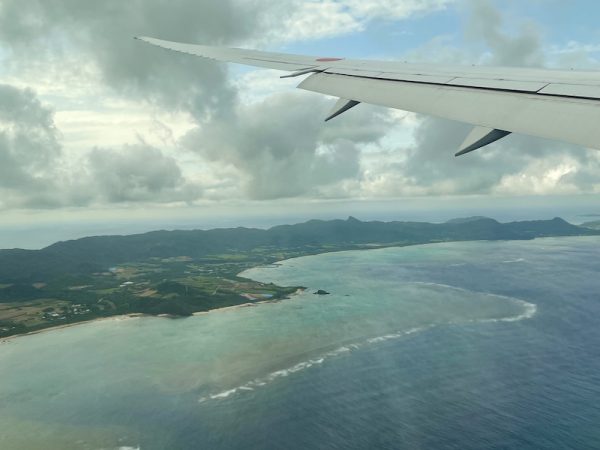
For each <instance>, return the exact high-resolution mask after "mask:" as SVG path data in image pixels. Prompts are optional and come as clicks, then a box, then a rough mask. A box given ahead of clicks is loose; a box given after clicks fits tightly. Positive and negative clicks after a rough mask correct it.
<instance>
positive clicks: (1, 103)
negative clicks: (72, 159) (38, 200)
mask: <svg viewBox="0 0 600 450" xmlns="http://www.w3.org/2000/svg"><path fill="white" fill-rule="evenodd" d="M59 156H60V144H59V141H58V133H57V131H56V128H55V127H54V122H53V119H52V111H51V110H50V109H48V108H47V107H45V106H43V105H42V104H41V103H40V101H39V100H38V99H37V97H36V96H35V94H34V93H33V91H31V90H29V89H18V88H15V87H13V86H9V85H6V84H0V189H2V190H3V191H4V196H3V203H4V204H7V203H11V202H13V201H15V198H17V197H18V198H20V197H22V196H23V195H24V194H25V193H31V192H35V191H36V190H40V189H42V190H44V189H47V188H48V187H49V186H50V185H51V184H52V177H50V176H49V172H51V171H52V170H53V169H54V165H55V162H56V160H57V158H58V157H59Z"/></svg>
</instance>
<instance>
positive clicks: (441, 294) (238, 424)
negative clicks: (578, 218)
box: [0, 238, 600, 449]
mask: <svg viewBox="0 0 600 450" xmlns="http://www.w3.org/2000/svg"><path fill="white" fill-rule="evenodd" d="M598 256H600V239H598V238H560V239H554V238H552V239H539V240H535V241H525V242H469V243H450V244H440V245H428V246H418V247H407V248H400V249H384V250H375V251H362V252H343V253H335V254H327V255H319V256H315V257H306V258H299V259H296V260H290V261H287V262H285V263H284V264H283V265H282V266H280V267H277V268H265V269H257V270H252V271H250V272H248V273H247V276H252V277H253V278H256V279H260V280H264V281H274V282H276V283H283V284H285V283H286V282H288V283H290V284H304V285H308V286H309V287H311V289H316V288H324V289H327V290H330V291H331V292H332V295H331V296H329V297H317V296H314V295H312V294H310V293H306V294H304V295H303V296H300V298H296V299H293V300H289V301H284V302H281V303H278V304H275V305H264V306H263V305H261V306H258V307H255V308H241V309H238V310H232V311H228V312H226V313H216V314H213V313H211V314H209V315H208V316H199V317H194V318H192V319H190V320H188V319H186V320H184V321H168V320H164V319H136V320H131V321H127V320H125V321H118V322H116V321H115V322H110V321H109V322H99V323H96V324H91V325H84V326H81V327H74V328H70V329H67V330H60V331H59V332H50V333H42V334H40V335H36V336H31V337H26V338H19V339H15V340H13V341H10V342H9V343H6V344H3V345H0V377H1V378H0V379H2V380H3V381H2V384H1V386H0V448H11V447H7V446H3V442H4V443H5V444H10V445H12V446H15V448H42V447H39V445H40V443H41V442H46V443H48V445H47V446H45V448H102V447H104V448H117V447H118V446H119V445H123V446H129V447H134V448H135V447H140V448H142V449H155V448H171V449H188V448H211V449H212V448H223V449H255V448H256V449H264V448H267V449H271V448H272V449H282V448H285V449H306V448H322V449H366V448H382V449H388V448H389V449H397V448H409V449H412V448H415V449H422V448H427V449H429V448H436V449H480V448H498V449H501V448H502V449H505V448H511V449H512V448H514V449H539V448H560V449H562V448H581V449H588V448H600V426H599V425H600V326H599V325H600V258H598ZM292 282H294V283H292ZM490 294H493V295H490ZM515 302H516V303H515ZM524 302H526V303H524ZM531 304H533V305H536V309H535V313H534V314H531V309H529V313H530V314H527V311H528V310H527V307H526V306H527V305H531ZM524 305H525V306H524ZM524 312H525V313H526V314H525V315H523V313H524ZM191 336H193V338H192V337H191ZM111 339H114V341H112V340H111ZM66 342H69V344H68V345H69V347H65V345H67V344H66ZM115 342H120V343H122V344H123V345H125V344H124V342H127V343H128V346H129V348H127V349H124V350H117V349H116V348H115V347H116V346H115V344H114V343H115ZM103 343H104V344H103ZM103 345H106V348H105V347H104V346H103ZM79 346H81V347H82V348H78V347H79ZM340 349H345V350H340ZM90 351H95V352H96V353H95V355H92V356H90ZM65 353H66V355H67V356H68V357H67V356H65V357H64V359H61V360H60V362H58V363H57V362H56V358H60V355H62V354H65ZM34 355H38V356H39V361H32V359H34ZM47 355H50V356H49V357H46V356H47ZM274 374H275V375H274ZM59 380H60V381H59ZM65 380H66V381H65ZM74 385H75V386H74ZM240 386H242V388H240ZM15 430H17V431H18V432H19V433H20V435H21V436H22V435H23V434H26V433H38V434H39V433H42V434H43V435H44V436H46V437H45V439H46V440H45V441H44V440H39V439H37V438H34V437H33V436H31V437H30V439H29V440H28V439H25V438H16V437H15V436H16V431H15ZM28 443H29V444H30V446H29V447H28V446H27V444H28ZM36 446H38V447H36Z"/></svg>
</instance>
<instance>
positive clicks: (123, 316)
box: [0, 236, 591, 344]
mask: <svg viewBox="0 0 600 450" xmlns="http://www.w3.org/2000/svg"><path fill="white" fill-rule="evenodd" d="M574 237H579V238H582V237H591V236H543V237H534V238H532V240H541V239H556V238H574ZM487 241H488V240H487V239H473V240H467V241H461V240H459V241H443V242H426V243H415V244H404V245H389V246H386V245H383V246H381V247H372V248H360V249H347V250H334V251H324V252H321V253H315V254H308V255H302V256H295V257H292V258H288V259H283V260H279V261H276V262H274V263H270V264H265V265H259V266H255V267H250V268H248V269H245V270H244V271H242V272H240V273H239V274H238V276H240V275H241V274H242V273H244V272H246V271H248V270H251V269H255V268H259V267H266V268H269V267H277V266H279V265H281V263H283V262H284V261H288V260H290V259H296V258H304V257H307V256H317V255H323V254H328V253H338V252H354V251H365V250H384V249H389V248H402V247H411V246H420V245H439V244H447V243H455V242H463V243H464V242H487ZM506 241H507V242H513V241H519V240H518V239H507V240H506ZM305 290H306V289H298V290H297V291H296V292H294V293H292V294H290V296H289V297H287V298H283V299H273V300H261V301H257V302H246V303H240V304H238V305H231V306H224V307H222V308H213V309H209V310H207V311H198V312H194V313H192V314H191V316H187V317H195V316H202V315H206V314H209V313H211V312H217V311H218V312H226V311H229V310H234V309H237V308H248V307H252V306H258V305H262V304H268V303H274V302H279V301H282V300H286V299H292V298H293V297H295V296H297V295H298V294H300V293H302V292H303V291H305ZM139 317H160V318H170V319H179V318H185V317H186V316H173V315H169V314H158V315H152V314H145V313H130V314H120V315H115V316H108V317H97V318H95V319H89V320H83V321H81V322H75V323H66V324H62V325H56V326H51V327H47V328H41V329H39V330H34V331H28V332H27V333H20V334H13V335H11V336H6V337H2V338H0V344H6V343H8V342H9V341H10V340H12V339H15V338H19V337H25V336H31V335H35V334H39V333H43V332H46V331H53V330H61V329H65V328H70V327H74V326H77V325H84V324H87V323H93V322H99V321H102V320H126V319H134V318H139Z"/></svg>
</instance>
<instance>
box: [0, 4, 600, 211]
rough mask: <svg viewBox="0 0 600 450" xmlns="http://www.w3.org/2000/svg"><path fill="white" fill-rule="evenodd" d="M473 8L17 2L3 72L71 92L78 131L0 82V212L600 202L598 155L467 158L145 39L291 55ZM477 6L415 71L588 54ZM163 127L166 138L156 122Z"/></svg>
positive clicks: (529, 144) (528, 143)
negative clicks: (330, 201)
mask: <svg viewBox="0 0 600 450" xmlns="http://www.w3.org/2000/svg"><path fill="white" fill-rule="evenodd" d="M458 3H459V2H454V1H452V0H404V1H392V0H372V1H368V2H367V1H359V0H345V1H342V0H323V1H300V0H287V1H281V2H273V1H268V0H222V1H219V2H216V1H215V2H208V1H197V0H180V1H177V2H174V3H169V2H165V1H162V0H146V1H142V0H133V1H129V2H122V1H117V0H106V1H103V2H82V1H81V0H53V1H43V0H31V1H30V2H27V6H26V7H24V6H23V2H21V1H17V0H4V1H3V2H2V6H1V7H0V59H2V62H3V64H4V65H3V67H2V71H3V72H2V73H4V74H9V75H10V77H11V79H12V80H28V81H29V82H31V83H35V82H39V83H40V85H42V84H43V86H44V87H45V88H47V87H48V86H50V87H52V86H61V89H62V91H60V90H58V89H54V90H52V89H50V90H49V91H45V92H50V94H49V95H46V96H45V97H43V98H44V99H45V100H48V99H52V100H54V99H55V98H56V96H57V93H60V95H62V97H60V98H58V100H57V102H58V103H59V104H61V103H60V102H63V103H62V104H61V106H62V107H63V108H62V110H61V111H60V116H57V120H59V119H58V118H61V117H62V118H63V120H64V122H62V123H71V124H73V123H79V125H78V126H79V128H78V129H77V131H78V132H74V131H73V130H71V129H69V130H68V132H65V136H68V137H69V139H71V141H70V142H69V143H65V142H63V139H62V138H61V134H60V133H59V131H58V130H57V129H56V126H55V124H54V118H53V111H52V110H51V109H50V108H49V107H47V106H45V105H43V104H42V103H41V102H40V101H39V99H38V98H37V97H36V95H35V94H34V93H33V91H31V90H27V89H20V88H16V87H14V86H13V87H11V86H8V85H6V84H5V85H0V192H1V193H2V205H3V207H4V208H9V207H61V206H72V205H101V204H114V203H128V204H129V203H152V202H156V203H173V202H196V201H198V200H199V199H202V198H204V199H206V198H209V199H216V200H228V199H240V198H241V199H260V200H270V199H277V198H290V197H302V198H317V199H321V198H329V197H385V196H402V195H431V196H434V195H462V194H473V193H477V194H496V193H501V194H510V195H517V194H523V193H536V194H537V193H540V194H541V193H547V192H556V193H565V192H581V191H584V192H596V191H598V189H599V188H598V183H596V181H595V179H596V178H597V174H600V166H599V162H598V158H597V156H595V155H596V154H593V152H588V151H586V150H584V149H580V148H577V147H575V146H569V145H566V144H561V143H557V142H551V141H543V140H539V139H534V138H527V137H522V136H511V137H509V138H507V139H505V140H503V141H500V142H498V143H496V144H494V145H493V146H490V147H488V148H486V149H483V150H481V151H479V152H476V153H474V154H471V155H468V156H465V157H462V158H458V159H456V158H454V157H453V156H452V154H453V153H454V152H455V151H456V148H457V147H458V145H459V144H460V142H462V140H463V138H464V137H465V135H466V134H467V132H468V131H469V127H468V126H466V125H461V124H456V123H453V122H449V121H443V120H440V119H434V118H425V119H424V118H422V117H419V116H417V117H418V118H417V119H415V116H414V115H409V116H403V114H404V113H398V112H396V111H390V110H386V109H383V108H376V107H369V106H366V105H360V106H359V107H357V108H355V109H353V110H352V111H349V112H347V113H345V114H344V115H343V116H341V117H340V118H337V119H335V120H334V121H332V122H329V123H327V124H325V123H323V121H322V119H323V118H324V117H325V116H326V114H327V112H328V110H329V108H330V107H331V105H332V104H333V100H331V99H325V98H323V97H319V96H317V95H312V94H309V93H304V92H293V91H292V88H293V86H294V85H295V83H296V82H297V80H288V81H280V80H278V79H276V77H277V74H275V73H272V72H269V71H265V72H236V71H228V69H226V66H225V65H221V64H217V63H214V62H212V61H205V60H203V59H200V58H193V57H189V56H187V55H179V54H176V53H172V52H166V51H163V50H161V49H157V48H154V47H150V46H148V45H145V44H143V43H141V42H138V41H134V40H133V39H132V36H134V35H139V34H143V35H154V36H157V37H162V38H165V39H173V40H180V41H188V42H203V43H208V44H224V45H240V46H243V45H252V46H260V47H277V46H281V45H285V44H289V43H291V42H298V41H306V40H317V39H323V38H330V37H333V36H340V35H345V34H348V33H356V32H359V31H362V30H366V29H368V27H369V26H370V25H371V24H373V23H375V22H382V21H390V20H392V21H399V20H406V19H408V18H413V17H415V16H419V15H423V14H426V13H428V12H431V11H439V10H441V9H444V8H448V7H454V6H456V5H457V4H458ZM466 4H467V5H468V11H469V19H468V20H467V23H466V25H465V31H464V41H463V42H461V46H457V45H456V44H455V42H457V41H456V40H454V39H453V38H452V36H437V37H436V38H435V39H433V40H432V41H431V42H429V43H428V44H427V45H424V46H423V47H421V48H420V49H418V50H416V51H414V52H411V53H410V54H409V58H407V59H411V60H414V59H429V60H431V58H432V55H433V57H434V58H435V59H436V62H445V63H456V62H463V63H473V62H475V63H483V64H496V65H529V66H532V65H543V64H546V65H554V64H555V63H556V59H557V58H563V60H566V58H569V59H570V60H575V59H577V58H579V56H578V55H580V53H581V52H582V49H583V50H585V49H586V47H585V45H584V44H579V43H568V44H567V45H566V46H565V47H552V48H550V49H549V50H548V49H547V48H545V47H544V39H543V34H542V30H541V29H540V28H539V27H538V26H536V25H535V24H534V23H532V22H530V21H526V20H517V21H516V22H507V20H506V16H505V14H503V13H502V12H501V11H500V10H499V9H498V8H496V7H495V6H494V3H493V2H490V1H487V0H477V1H468V2H467V3H466ZM588 50H589V49H588ZM32 55H35V57H32ZM581 61H583V60H581ZM582 64H590V61H583V62H582ZM232 75H233V76H232ZM36 80H37V81H36ZM274 85H277V87H274ZM283 87H285V90H283ZM65 97H68V98H66V99H65ZM132 110H135V113H136V114H139V116H136V117H135V118H134V117H133V114H132V113H131V111H132ZM146 114H147V116H146ZM169 115H170V119H169V120H164V121H163V120H162V119H163V118H167V116H169ZM125 116H126V117H127V118H128V120H129V122H128V125H127V126H124V125H123V124H124V123H125V120H124V119H123V118H124V117H125ZM403 117H407V118H408V119H410V120H403V119H402V118H403ZM117 118H118V120H117ZM100 119H101V120H100ZM134 119H135V120H134ZM146 119H147V120H146ZM167 119H168V118H167ZM148 122H154V125H153V126H152V128H153V130H154V131H148V125H141V124H142V123H148ZM174 122H176V123H177V124H179V125H180V126H179V128H177V126H176V125H173V123H174ZM184 122H185V125H181V124H183V123H184ZM62 123H61V122H60V121H59V124H61V125H62ZM133 123H135V125H132V124H133ZM142 127H145V128H144V129H143V130H142V131H140V128H142ZM176 128H177V131H174V130H175V129H176ZM190 129H191V131H188V130H190ZM103 130H104V131H103ZM102 134H105V136H103V135H102ZM136 135H138V136H139V137H135V136H136ZM182 136H183V137H182ZM95 139H97V142H94V140H95ZM132 139H133V143H132ZM73 141H77V144H73Z"/></svg>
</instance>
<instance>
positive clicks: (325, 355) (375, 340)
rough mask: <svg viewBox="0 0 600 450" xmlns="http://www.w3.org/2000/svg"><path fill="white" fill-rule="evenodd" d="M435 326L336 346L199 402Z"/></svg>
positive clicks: (231, 393)
mask: <svg viewBox="0 0 600 450" xmlns="http://www.w3.org/2000/svg"><path fill="white" fill-rule="evenodd" d="M434 326H437V324H433V325H426V326H422V327H415V328H410V329H408V330H406V331H399V332H396V333H389V334H385V335H383V336H377V337H373V338H369V339H366V340H365V341H363V342H360V343H354V344H346V345H343V346H341V347H338V348H336V349H335V350H331V351H329V352H326V353H323V354H321V355H319V356H317V357H315V358H311V359H309V360H307V361H302V362H299V363H297V364H295V365H293V366H291V367H288V368H286V369H281V370H276V371H275V372H271V373H270V374H268V375H267V376H265V377H259V378H256V379H254V380H252V381H249V382H248V383H245V384H242V385H240V386H238V387H235V388H232V389H227V390H225V391H221V392H218V393H216V394H209V395H208V396H206V397H200V398H199V399H198V403H204V402H205V401H208V400H220V399H225V398H227V397H229V396H231V395H234V394H236V393H238V392H243V391H254V390H255V389H256V388H260V387H262V386H266V385H267V384H269V383H270V382H272V381H274V380H277V379H279V378H283V377H287V376H288V375H291V374H293V373H296V372H300V371H301V370H306V369H309V368H311V367H313V366H317V365H320V364H323V363H324V362H325V361H326V360H327V359H330V358H333V357H336V356H340V355H343V354H346V353H350V352H353V351H355V350H358V349H360V348H363V347H364V346H366V345H372V344H376V343H379V342H384V341H389V340H391V339H400V338H402V337H405V336H409V335H411V334H415V333H418V332H421V331H425V330H427V329H429V328H433V327H434Z"/></svg>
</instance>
